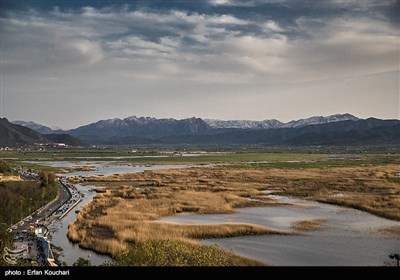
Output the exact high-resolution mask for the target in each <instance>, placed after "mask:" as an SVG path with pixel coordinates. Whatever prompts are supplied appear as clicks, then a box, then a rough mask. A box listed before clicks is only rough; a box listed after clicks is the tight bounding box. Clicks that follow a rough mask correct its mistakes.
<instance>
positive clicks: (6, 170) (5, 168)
mask: <svg viewBox="0 0 400 280" xmlns="http://www.w3.org/2000/svg"><path fill="white" fill-rule="evenodd" d="M0 173H3V174H4V175H6V174H11V173H12V169H11V167H10V166H9V165H8V164H7V163H6V162H5V161H4V160H1V159H0Z"/></svg>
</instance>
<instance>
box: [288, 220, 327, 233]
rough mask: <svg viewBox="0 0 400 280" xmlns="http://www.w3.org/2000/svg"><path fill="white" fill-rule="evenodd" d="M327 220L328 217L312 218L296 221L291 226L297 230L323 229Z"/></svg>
mask: <svg viewBox="0 0 400 280" xmlns="http://www.w3.org/2000/svg"><path fill="white" fill-rule="evenodd" d="M326 222H327V219H310V220H304V221H298V222H295V223H293V224H292V225H291V226H292V228H293V229H294V230H297V231H313V230H320V229H322V228H323V226H324V225H325V223H326Z"/></svg>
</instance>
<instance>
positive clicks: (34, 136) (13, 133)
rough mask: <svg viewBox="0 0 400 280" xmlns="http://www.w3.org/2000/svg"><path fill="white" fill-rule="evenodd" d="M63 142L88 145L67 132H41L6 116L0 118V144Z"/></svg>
mask: <svg viewBox="0 0 400 280" xmlns="http://www.w3.org/2000/svg"><path fill="white" fill-rule="evenodd" d="M58 143H63V144H66V145H70V146H87V144H86V143H85V142H83V141H81V140H80V139H78V138H76V137H73V136H71V135H67V134H40V133H39V132H37V131H34V130H33V129H30V128H28V127H25V126H22V125H18V124H13V123H11V122H9V121H8V120H7V119H6V118H0V146H1V147H19V146H27V145H28V146H30V145H37V144H58Z"/></svg>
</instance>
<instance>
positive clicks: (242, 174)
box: [68, 164, 400, 256]
mask: <svg viewBox="0 0 400 280" xmlns="http://www.w3.org/2000/svg"><path fill="white" fill-rule="evenodd" d="M395 172H398V166H397V165H390V164H388V165H384V166H362V167H331V168H312V169H311V168H310V169H282V168H250V167H249V168H247V167H246V168H239V169H234V168H225V167H213V168H183V169H170V170H157V171H145V172H142V173H133V174H120V175H114V176H109V177H105V176H94V177H90V178H88V179H86V181H87V182H86V183H88V184H95V185H98V186H103V187H104V189H102V190H101V192H99V193H98V194H97V196H96V197H95V199H94V201H93V202H92V203H90V204H89V205H87V206H86V207H85V208H84V209H83V210H82V211H80V213H79V214H78V217H77V221H76V222H75V223H74V224H72V225H71V226H70V228H69V231H68V236H69V238H70V239H71V240H73V241H75V242H78V243H79V244H80V245H81V246H83V247H87V248H91V249H94V250H96V251H98V252H102V253H108V254H111V255H114V256H115V255H117V254H118V252H121V251H122V250H124V249H127V248H129V244H138V243H143V242H147V241H151V240H153V241H156V240H179V241H182V242H190V240H192V239H193V238H212V237H228V236H238V235H248V234H279V233H281V234H286V232H278V231H274V230H272V229H269V228H266V227H262V226H257V225H251V224H218V225H177V224H171V223H161V222H158V221H157V220H158V219H159V218H161V217H165V216H170V215H174V214H176V213H182V212H191V213H197V214H205V213H232V212H234V211H235V208H238V207H249V206H270V205H276V202H275V201H274V200H272V199H269V198H268V197H267V196H266V194H265V193H264V192H263V190H271V191H272V192H277V193H278V192H279V194H282V195H292V196H296V197H301V198H304V199H310V200H317V201H323V202H328V203H334V204H338V205H344V206H348V207H353V208H357V209H361V210H364V211H367V212H370V213H373V214H376V215H379V216H383V217H387V218H391V219H396V220H400V184H398V183H397V182H395V181H391V180H388V179H387V174H393V173H395ZM323 224H324V220H321V219H318V220H310V221H302V222H300V223H298V224H296V225H294V228H295V229H296V230H300V231H305V230H315V229H318V228H320V227H321V226H323Z"/></svg>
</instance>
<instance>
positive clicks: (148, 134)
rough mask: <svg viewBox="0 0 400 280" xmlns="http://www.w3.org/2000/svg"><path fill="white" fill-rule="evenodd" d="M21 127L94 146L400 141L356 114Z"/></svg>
mask: <svg viewBox="0 0 400 280" xmlns="http://www.w3.org/2000/svg"><path fill="white" fill-rule="evenodd" d="M15 123H17V124H19V125H23V126H26V127H28V128H31V129H33V130H36V131H37V132H40V133H43V136H45V135H46V134H48V133H52V134H53V136H51V137H53V139H54V137H55V136H54V135H57V134H65V133H66V134H69V135H71V136H73V137H76V138H79V139H82V140H83V141H84V142H87V143H90V144H94V145H130V144H196V145H199V144H200V145H201V144H207V145H213V144H217V145H225V144H233V145H235V144H239V145H240V144H246V145H247V144H265V145H347V144H352V145H357V144H398V143H400V135H399V134H400V121H399V120H380V119H374V118H369V119H359V118H357V117H355V116H353V115H350V114H336V115H332V116H326V117H323V116H315V117H311V118H307V119H300V120H293V121H290V122H287V123H283V122H281V121H279V120H275V119H271V120H264V121H248V120H228V121H224V120H213V119H205V120H203V119H201V118H188V119H182V120H176V119H156V118H150V117H136V116H132V117H128V118H125V119H118V118H117V119H109V120H100V121H98V122H95V123H91V124H88V125H84V126H80V127H78V128H75V129H71V130H67V131H62V130H59V129H58V130H53V129H51V128H50V127H48V126H45V125H40V124H36V123H34V122H24V121H16V122H15ZM45 137H46V136H45ZM46 139H48V138H46ZM57 140H59V139H57Z"/></svg>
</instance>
